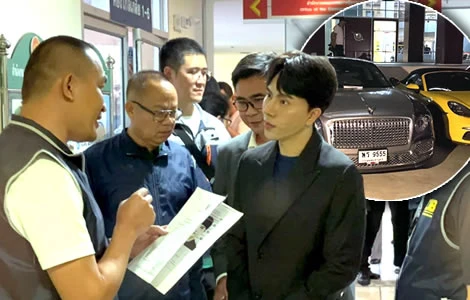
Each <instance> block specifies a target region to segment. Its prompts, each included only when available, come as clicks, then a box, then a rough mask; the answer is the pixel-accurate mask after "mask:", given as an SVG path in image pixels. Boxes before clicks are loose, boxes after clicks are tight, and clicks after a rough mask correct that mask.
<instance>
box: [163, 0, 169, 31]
mask: <svg viewBox="0 0 470 300" xmlns="http://www.w3.org/2000/svg"><path fill="white" fill-rule="evenodd" d="M162 11H163V14H162V15H163V31H164V32H168V26H169V25H168V24H169V23H168V22H169V21H168V14H169V10H168V0H162Z"/></svg>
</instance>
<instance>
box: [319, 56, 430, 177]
mask: <svg viewBox="0 0 470 300" xmlns="http://www.w3.org/2000/svg"><path fill="white" fill-rule="evenodd" d="M329 60H330V62H331V64H332V65H333V66H334V68H335V69H336V73H337V78H338V92H337V93H336V96H335V98H334V99H333V101H332V103H331V105H330V107H329V108H328V109H327V110H326V111H325V112H324V114H323V115H322V116H321V117H320V119H319V120H317V122H316V124H315V125H316V128H317V130H318V131H319V132H320V133H321V134H322V136H323V137H324V139H325V140H326V141H327V142H328V143H329V144H331V145H333V146H334V147H336V148H337V149H339V150H341V151H342V152H343V153H345V154H346V155H348V156H349V157H350V158H351V159H352V160H353V161H354V163H355V164H356V166H357V167H358V169H359V170H360V171H361V172H362V173H370V172H382V171H391V170H402V169H411V168H417V167H420V166H422V164H424V162H425V161H426V160H428V159H429V158H431V156H432V155H433V151H434V131H433V123H432V118H431V114H430V112H429V110H428V109H427V107H426V104H425V103H424V102H425V101H426V100H425V98H424V97H421V96H420V95H419V94H416V93H411V92H406V91H403V90H401V89H399V88H396V87H394V86H393V85H392V84H391V83H390V82H389V80H388V79H387V78H386V77H385V76H384V74H383V73H382V72H381V71H380V69H379V68H378V67H377V66H376V65H375V64H374V63H372V62H370V61H366V60H360V59H353V58H343V57H331V58H329Z"/></svg>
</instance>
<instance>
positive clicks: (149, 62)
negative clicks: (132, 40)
mask: <svg viewBox="0 0 470 300" xmlns="http://www.w3.org/2000/svg"><path fill="white" fill-rule="evenodd" d="M159 55H160V49H159V48H158V47H155V46H153V45H150V44H147V43H142V70H159V68H160V62H159Z"/></svg>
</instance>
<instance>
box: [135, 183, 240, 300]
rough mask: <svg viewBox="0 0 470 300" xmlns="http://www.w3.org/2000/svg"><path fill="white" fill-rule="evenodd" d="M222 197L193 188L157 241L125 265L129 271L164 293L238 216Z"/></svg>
mask: <svg viewBox="0 0 470 300" xmlns="http://www.w3.org/2000/svg"><path fill="white" fill-rule="evenodd" d="M224 199H225V197H223V196H219V195H216V194H213V193H211V192H207V191H205V190H202V189H199V188H198V189H196V191H195V192H194V193H193V195H192V196H191V198H189V200H188V201H187V202H186V204H185V205H184V206H183V208H182V209H181V211H180V212H179V213H178V214H177V215H176V216H175V218H174V219H173V220H172V221H171V222H170V224H168V228H167V230H168V232H169V233H168V234H167V235H165V236H162V237H160V238H158V239H157V240H156V241H154V242H153V243H152V244H151V245H150V246H149V247H148V248H147V249H145V250H144V251H143V252H142V253H140V254H139V255H138V256H137V257H136V258H135V259H133V260H132V261H131V263H130V264H129V270H131V271H132V272H134V273H135V274H136V275H137V276H139V277H140V278H142V279H143V280H145V281H146V282H148V283H150V284H152V285H153V286H154V287H155V288H156V289H157V290H158V291H159V292H161V293H162V294H166V293H167V292H168V290H169V289H171V288H172V287H173V286H174V285H175V284H176V283H177V282H178V280H179V279H180V278H181V277H182V276H183V275H184V274H185V273H186V272H187V271H188V270H189V269H190V268H191V267H192V266H193V265H194V263H196V261H197V260H198V259H199V258H200V257H201V256H202V255H203V254H204V253H205V252H206V251H207V250H208V249H209V248H210V247H211V246H212V245H213V244H214V243H215V242H216V241H217V240H218V239H219V238H220V237H221V236H222V235H223V234H224V233H225V232H226V231H227V230H229V229H230V228H231V227H232V226H233V225H234V224H235V223H236V222H237V221H238V220H239V219H240V218H241V217H242V215H243V214H242V213H240V212H238V211H236V210H235V209H233V208H231V207H230V206H228V205H226V204H224V203H223V200H224Z"/></svg>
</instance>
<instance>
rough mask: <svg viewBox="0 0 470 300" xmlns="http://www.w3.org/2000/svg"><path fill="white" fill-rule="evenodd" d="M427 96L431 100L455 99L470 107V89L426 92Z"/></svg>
mask: <svg viewBox="0 0 470 300" xmlns="http://www.w3.org/2000/svg"><path fill="white" fill-rule="evenodd" d="M427 94H428V97H430V98H431V99H433V101H436V102H440V101H445V102H447V101H455V102H458V103H461V104H463V105H465V106H467V107H470V91H461V92H440V91H439V92H427Z"/></svg>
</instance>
